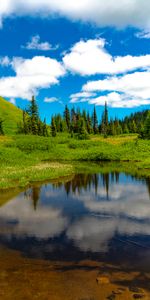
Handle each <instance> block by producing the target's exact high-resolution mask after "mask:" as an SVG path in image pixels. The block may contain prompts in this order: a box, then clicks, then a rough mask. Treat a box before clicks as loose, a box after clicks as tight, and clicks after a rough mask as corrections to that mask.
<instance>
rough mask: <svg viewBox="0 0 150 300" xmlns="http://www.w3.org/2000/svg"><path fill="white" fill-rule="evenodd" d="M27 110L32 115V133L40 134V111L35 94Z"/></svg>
mask: <svg viewBox="0 0 150 300" xmlns="http://www.w3.org/2000/svg"><path fill="white" fill-rule="evenodd" d="M27 112H28V114H29V116H30V122H31V133H32V134H33V135H36V134H38V122H39V113H38V106H37V104H36V100H35V98H34V96H32V100H31V104H30V105H29V107H28V110H27Z"/></svg>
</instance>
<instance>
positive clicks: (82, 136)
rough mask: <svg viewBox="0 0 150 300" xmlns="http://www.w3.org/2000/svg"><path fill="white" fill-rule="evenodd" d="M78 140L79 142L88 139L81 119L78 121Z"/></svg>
mask: <svg viewBox="0 0 150 300" xmlns="http://www.w3.org/2000/svg"><path fill="white" fill-rule="evenodd" d="M78 138H79V139H80V140H85V139H87V138H88V133H87V130H86V127H85V121H84V119H83V118H81V119H80V127H79V133H78Z"/></svg>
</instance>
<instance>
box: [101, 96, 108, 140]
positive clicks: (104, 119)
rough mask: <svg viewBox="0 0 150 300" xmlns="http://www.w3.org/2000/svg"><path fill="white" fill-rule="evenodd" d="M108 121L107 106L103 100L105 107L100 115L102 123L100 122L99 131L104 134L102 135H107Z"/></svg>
mask: <svg viewBox="0 0 150 300" xmlns="http://www.w3.org/2000/svg"><path fill="white" fill-rule="evenodd" d="M108 125H109V122H108V108H107V102H105V108H104V113H103V115H102V124H101V133H102V134H103V135H104V137H107V135H108V132H109V127H108Z"/></svg>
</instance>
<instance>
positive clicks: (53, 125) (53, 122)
mask: <svg viewBox="0 0 150 300" xmlns="http://www.w3.org/2000/svg"><path fill="white" fill-rule="evenodd" d="M56 132H57V131H56V124H55V119H54V117H52V121H51V134H52V136H53V137H55V136H56Z"/></svg>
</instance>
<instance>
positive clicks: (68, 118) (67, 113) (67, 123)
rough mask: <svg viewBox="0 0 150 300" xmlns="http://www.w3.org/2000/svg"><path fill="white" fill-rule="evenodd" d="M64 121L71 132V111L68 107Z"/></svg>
mask: <svg viewBox="0 0 150 300" xmlns="http://www.w3.org/2000/svg"><path fill="white" fill-rule="evenodd" d="M64 119H65V121H66V125H67V129H68V131H69V130H70V111H69V108H68V106H67V105H66V106H65V111H64Z"/></svg>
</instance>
